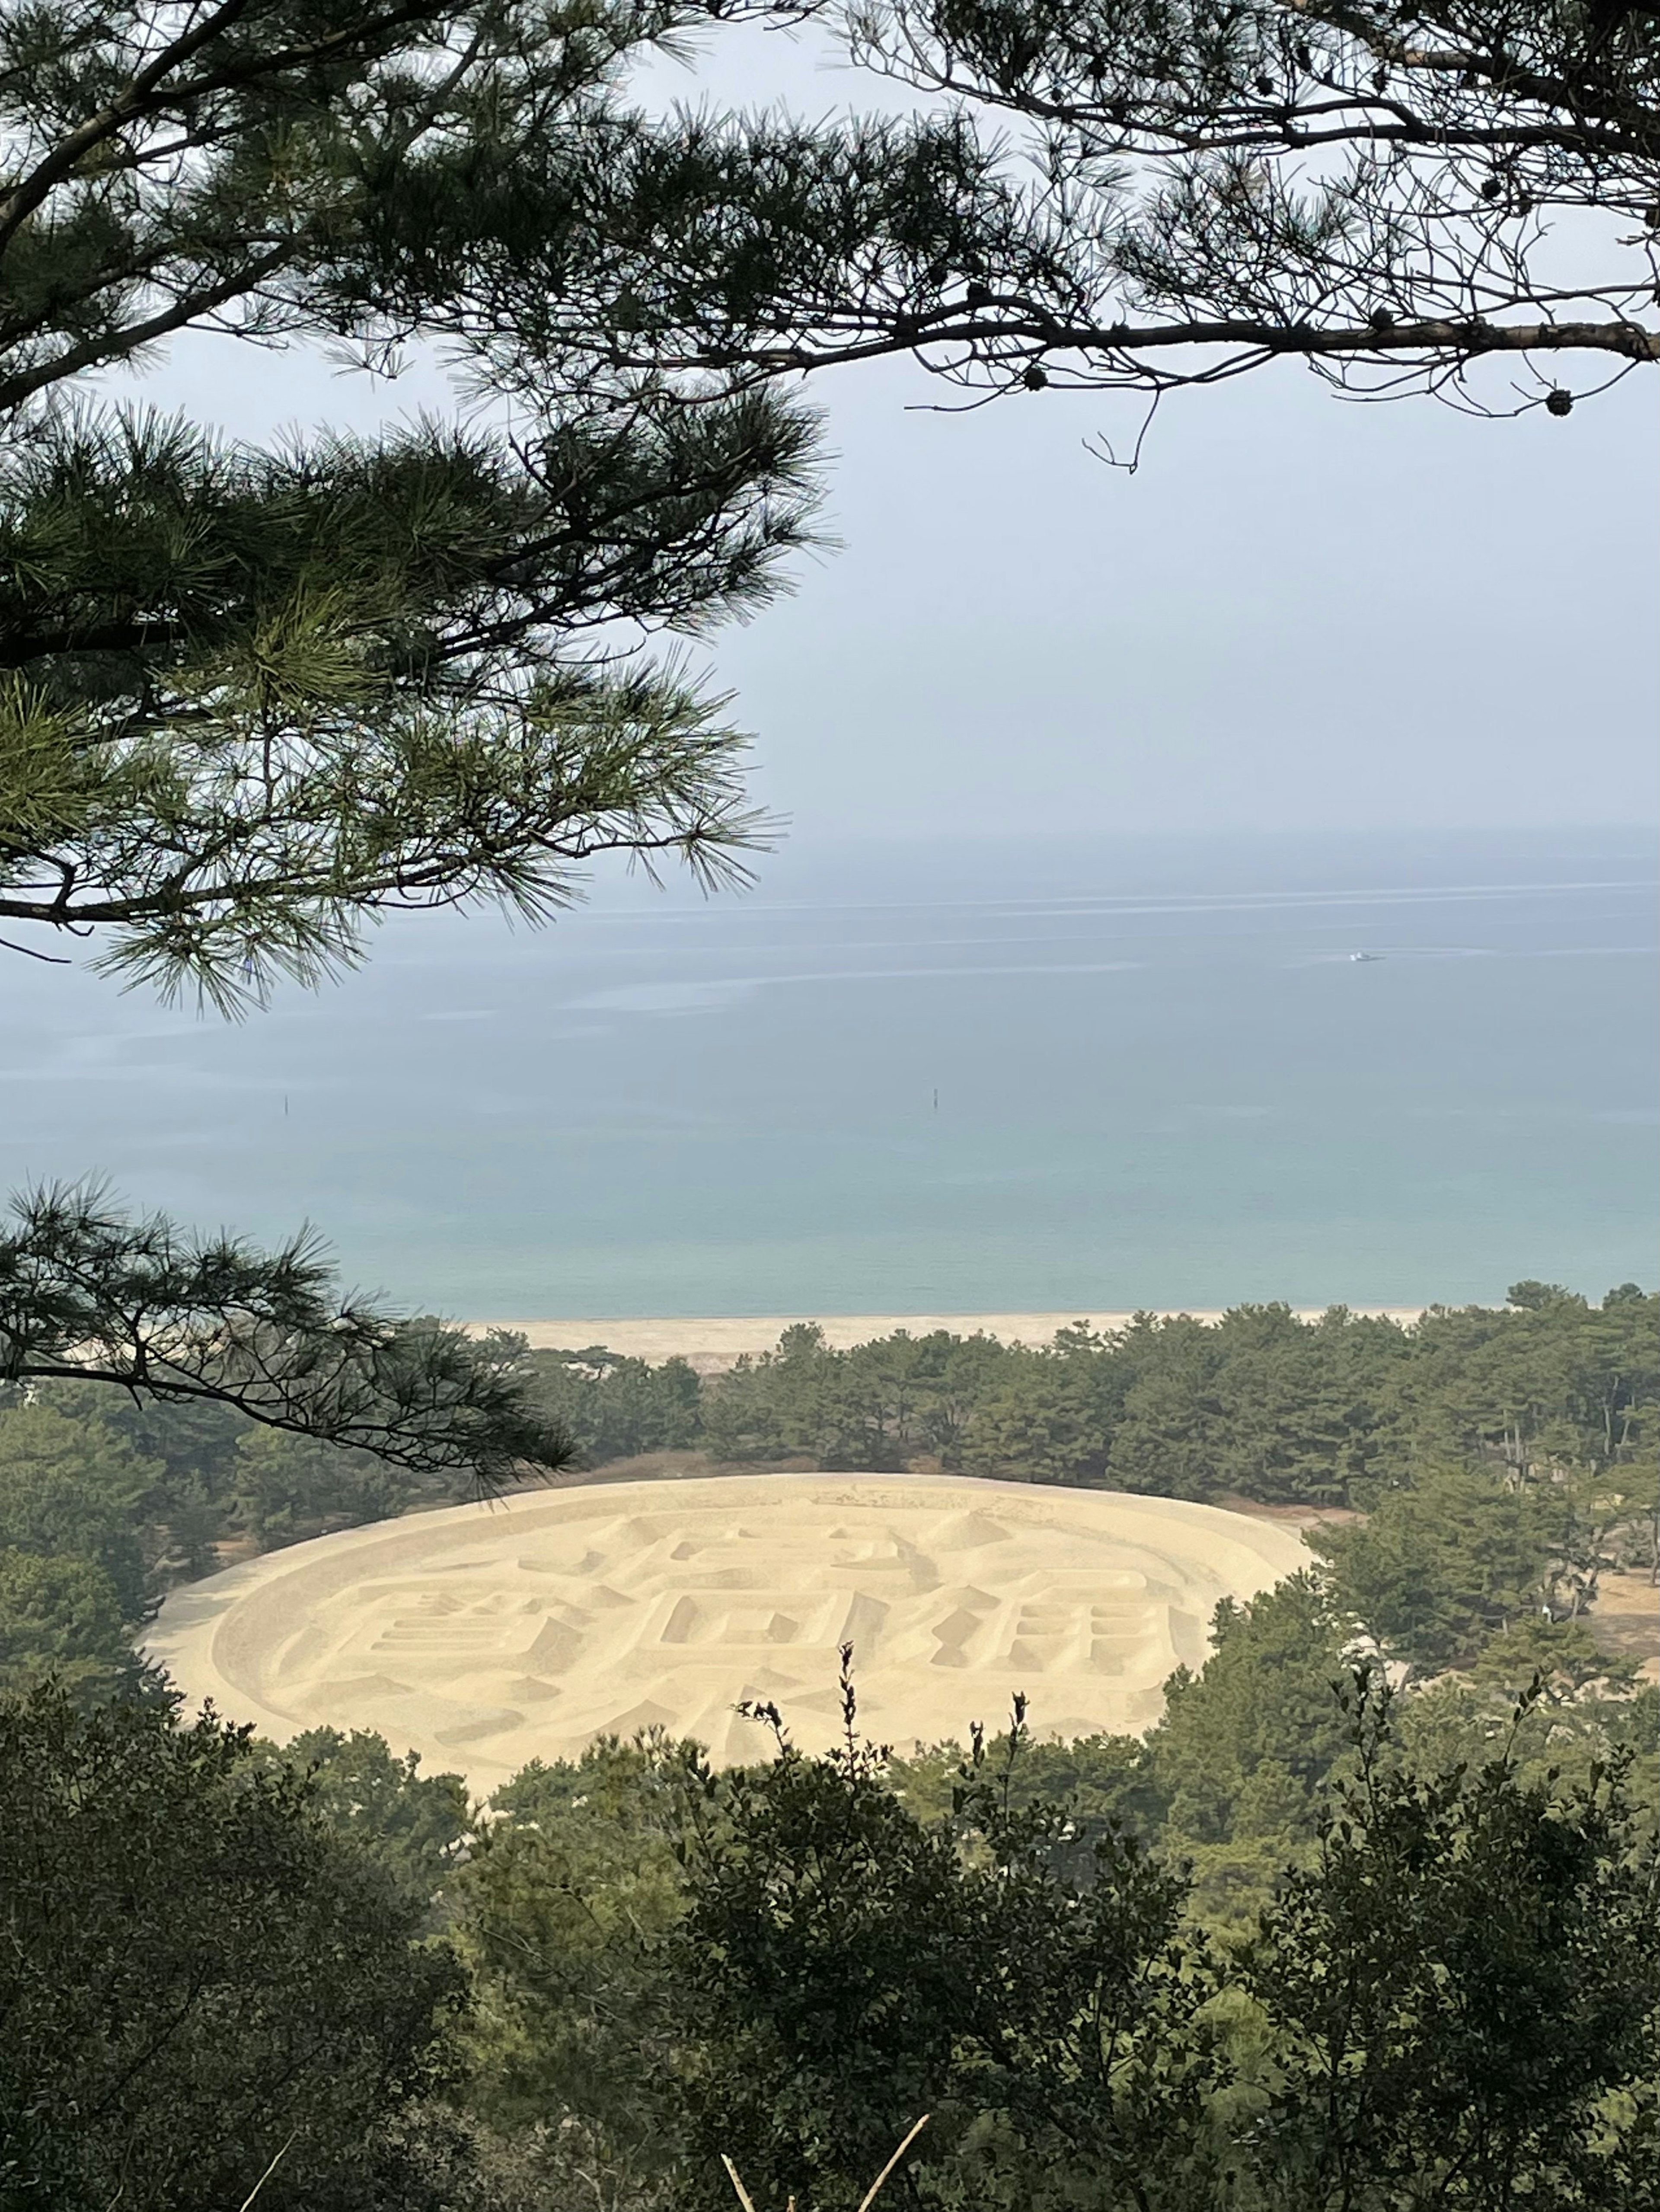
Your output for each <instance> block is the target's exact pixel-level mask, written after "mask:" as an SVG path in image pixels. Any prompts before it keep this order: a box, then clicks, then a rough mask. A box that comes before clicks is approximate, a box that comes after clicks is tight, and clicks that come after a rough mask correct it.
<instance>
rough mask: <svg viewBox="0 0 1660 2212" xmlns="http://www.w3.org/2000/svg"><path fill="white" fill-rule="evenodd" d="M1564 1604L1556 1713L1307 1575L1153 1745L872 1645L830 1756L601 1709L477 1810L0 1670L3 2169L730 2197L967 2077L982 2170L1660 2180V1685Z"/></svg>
mask: <svg viewBox="0 0 1660 2212" xmlns="http://www.w3.org/2000/svg"><path fill="white" fill-rule="evenodd" d="M1563 1627H1564V1629H1565V1631H1566V1632H1567V1633H1566V1637H1564V1638H1560V1640H1561V1641H1562V1643H1563V1648H1562V1649H1561V1650H1558V1651H1556V1652H1555V1653H1554V1675H1553V1677H1552V1679H1551V1680H1543V1679H1540V1680H1536V1681H1535V1683H1534V1684H1533V1686H1531V1688H1529V1689H1528V1690H1527V1691H1526V1692H1524V1694H1523V1698H1522V1699H1521V1703H1520V1707H1519V1709H1518V1706H1517V1699H1516V1698H1515V1697H1514V1695H1513V1694H1512V1692H1511V1688H1510V1687H1508V1686H1509V1685H1513V1684H1514V1682H1515V1680H1516V1679H1517V1669H1518V1668H1519V1667H1521V1666H1523V1664H1524V1663H1525V1662H1527V1661H1528V1660H1529V1658H1535V1659H1536V1658H1537V1656H1538V1651H1537V1650H1536V1648H1535V1646H1534V1645H1529V1647H1528V1649H1527V1650H1522V1649H1521V1648H1520V1647H1519V1646H1517V1647H1516V1648H1505V1646H1506V1639H1505V1638H1499V1639H1495V1640H1494V1643H1493V1645H1492V1646H1490V1647H1489V1650H1488V1652H1487V1653H1486V1654H1484V1656H1483V1662H1482V1666H1481V1667H1478V1668H1476V1669H1475V1671H1474V1672H1473V1673H1472V1674H1470V1675H1468V1676H1466V1677H1450V1678H1448V1679H1447V1680H1446V1681H1445V1682H1444V1683H1440V1684H1437V1685H1434V1686H1430V1687H1427V1688H1426V1689H1423V1690H1418V1691H1414V1692H1408V1694H1406V1695H1404V1696H1402V1697H1399V1698H1396V1699H1389V1698H1388V1697H1387V1696H1386V1695H1385V1694H1384V1693H1383V1692H1382V1691H1381V1689H1380V1686H1379V1684H1378V1682H1377V1679H1376V1677H1375V1676H1373V1675H1372V1674H1369V1673H1367V1672H1366V1671H1365V1670H1363V1671H1362V1672H1361V1674H1359V1676H1358V1677H1350V1676H1347V1674H1346V1672H1345V1666H1344V1661H1343V1658H1342V1655H1341V1650H1340V1649H1339V1638H1338V1632H1337V1629H1336V1626H1335V1621H1334V1619H1333V1616H1332V1614H1331V1613H1330V1611H1329V1603H1328V1601H1327V1600H1326V1599H1325V1597H1324V1596H1323V1593H1322V1592H1321V1590H1320V1589H1319V1587H1318V1585H1317V1583H1316V1582H1315V1581H1314V1580H1313V1579H1312V1577H1299V1578H1298V1579H1296V1580H1294V1581H1293V1582H1292V1583H1289V1584H1287V1585H1285V1586H1283V1587H1282V1589H1280V1590H1279V1591H1277V1592H1275V1593H1274V1594H1272V1595H1270V1596H1268V1597H1265V1598H1263V1599H1261V1600H1258V1601H1256V1603H1255V1604H1254V1605H1253V1606H1252V1607H1249V1608H1245V1607H1233V1608H1225V1609H1224V1613H1223V1614H1222V1615H1221V1616H1219V1620H1218V1624H1217V1628H1218V1643H1217V1648H1216V1650H1215V1651H1214V1652H1213V1656H1212V1657H1211V1659H1210V1660H1209V1661H1208V1662H1207V1665H1206V1666H1205V1668H1203V1669H1201V1671H1200V1672H1199V1673H1198V1674H1194V1675H1191V1676H1188V1677H1184V1678H1178V1679H1177V1680H1176V1681H1175V1682H1173V1683H1172V1685H1171V1699H1170V1704H1169V1709H1168V1711H1167V1713H1166V1716H1165V1718H1164V1722H1163V1723H1161V1724H1160V1726H1159V1727H1158V1729H1155V1730H1153V1731H1152V1734H1151V1735H1149V1737H1148V1738H1147V1739H1146V1741H1135V1740H1134V1739H1129V1738H1111V1737H1105V1738H1097V1739H1092V1740H1083V1741H1079V1742H1076V1743H1071V1744H1043V1743H1039V1742H1036V1741H1032V1740H1031V1738H1030V1736H1029V1735H1028V1733H1027V1730H1026V1729H1025V1724H1024V1717H1023V1716H1022V1715H1021V1714H1020V1713H1019V1712H1018V1711H1017V1714H1016V1725H1015V1727H1014V1729H1013V1730H1012V1732H1010V1733H1009V1734H1007V1735H1004V1736H1002V1737H1000V1738H999V1739H998V1740H997V1741H994V1742H993V1743H991V1744H989V1745H988V1744H987V1743H986V1742H985V1741H983V1739H982V1738H978V1737H976V1741H974V1743H973V1746H972V1748H971V1750H970V1753H969V1754H968V1755H967V1756H966V1757H964V1755H963V1754H962V1753H960V1752H959V1751H958V1750H956V1749H955V1747H940V1748H939V1749H938V1750H937V1751H935V1752H933V1753H918V1754H916V1755H914V1756H913V1757H911V1758H909V1759H894V1758H891V1756H890V1755H888V1754H887V1753H882V1752H879V1751H878V1750H876V1749H874V1748H873V1747H868V1746H865V1745H862V1744H861V1743H860V1741H858V1739H857V1736H856V1734H855V1733H854V1710H853V1705H852V1699H851V1692H850V1689H848V1692H847V1711H848V1732H847V1735H846V1738H845V1741H843V1743H842V1746H841V1747H840V1748H839V1749H838V1750H837V1751H836V1752H835V1753H832V1754H831V1755H830V1756H829V1757H826V1758H822V1759H817V1758H808V1757H806V1756H804V1755H803V1754H801V1753H799V1752H797V1751H796V1750H794V1748H793V1747H791V1746H790V1744H789V1742H788V1741H787V1735H785V1734H784V1732H783V1730H782V1728H781V1723H780V1732H781V1748H780V1754H779V1756H778V1757H777V1758H775V1759H773V1760H771V1761H769V1762H768V1763H766V1764H763V1765H757V1766H754V1767H751V1768H749V1769H743V1770H735V1771H727V1772H724V1773H717V1772H714V1771H711V1770H710V1768H709V1767H708V1764H707V1761H706V1759H705V1758H704V1756H703V1754H702V1752H701V1751H700V1750H699V1748H698V1747H696V1745H692V1744H681V1745H676V1744H672V1743H670V1742H668V1741H666V1740H663V1739H660V1738H654V1737H652V1736H650V1735H648V1736H645V1737H642V1738H641V1739H637V1740H636V1741H634V1742H632V1743H629V1744H622V1743H617V1742H614V1741H612V1742H602V1743H600V1744H598V1745H596V1746H594V1747H593V1748H592V1749H591V1750H590V1751H589V1752H588V1753H586V1754H585V1755H584V1756H583V1757H582V1758H581V1759H579V1760H575V1761H572V1762H569V1763H561V1764H558V1765H548V1766H544V1765H532V1766H530V1767H527V1768H526V1769H525V1770H524V1771H523V1772H522V1773H521V1774H520V1776H519V1777H518V1778H516V1779H515V1780H514V1782H513V1783H512V1784H509V1785H508V1787H507V1788H506V1789H504V1790H502V1791H501V1792H499V1793H498V1795H497V1796H496V1800H495V1801H494V1803H493V1805H492V1806H491V1808H489V1812H488V1814H487V1815H485V1816H482V1817H481V1816H480V1815H479V1814H470V1813H469V1808H467V1805H466V1801H465V1791H464V1790H463V1789H462V1787H461V1785H460V1784H459V1780H458V1779H457V1778H455V1777H453V1776H444V1775H433V1776H426V1775H423V1774H422V1773H420V1772H419V1771H418V1762H417V1760H416V1759H414V1758H413V1756H412V1755H411V1756H410V1757H407V1758H403V1759H398V1758H396V1757H393V1756H392V1754H391V1753H389V1751H388V1749H387V1747H386V1745H385V1744H383V1743H382V1742H381V1741H380V1740H379V1739H378V1738H374V1737H371V1736H365V1735H354V1736H350V1737H347V1736H344V1735H341V1734H340V1733H339V1732H338V1731H336V1730H331V1729H323V1730H315V1731H313V1732H312V1733H311V1734H310V1735H308V1736H306V1737H302V1738H300V1739H297V1740H296V1741H294V1742H293V1743H291V1744H289V1745H288V1746H287V1747H284V1748H283V1750H282V1751H280V1752H279V1751H277V1750H275V1749H273V1748H272V1747H269V1746H260V1745H258V1744H256V1743H253V1742H252V1741H250V1740H249V1739H248V1738H247V1737H246V1735H245V1734H244V1733H242V1732H240V1731H236V1730H230V1729H224V1728H223V1727H222V1726H221V1725H220V1724H218V1723H214V1722H211V1721H208V1722H204V1723H198V1724H196V1725H195V1726H193V1727H181V1726H180V1725H179V1723H178V1722H177V1721H176V1719H175V1718H174V1717H173V1711H172V1708H171V1705H170V1703H169V1702H168V1701H167V1700H165V1699H161V1698H160V1697H158V1696H156V1695H155V1694H154V1692H152V1694H151V1697H150V1699H149V1702H148V1703H147V1704H145V1705H131V1704H121V1703H116V1704H106V1705H103V1706H102V1707H101V1708H100V1710H99V1711H95V1712H94V1713H91V1714H85V1713H82V1712H78V1711H76V1706H75V1704H74V1701H73V1699H71V1698H70V1696H69V1695H68V1694H67V1692H64V1691H61V1690H58V1689H56V1688H46V1689H42V1690H38V1691H36V1692H33V1694H32V1695H31V1696H29V1697H27V1698H25V1699H15V1698H13V1699H0V1830H3V1832H0V1854H3V1857H0V1863H3V1864H4V1866H5V1869H6V1882H5V1911H6V1913H7V1917H8V1930H9V1942H8V1945H7V1947H5V1948H4V1954H3V1956H0V2138H3V2141H4V2145H5V2148H4V2152H3V2159H4V2160H9V2165H6V2164H4V2163H0V2204H3V2205H4V2206H5V2207H6V2208H7V2212H9V2208H10V2207H11V2206H12V2205H14V2204H15V2205H16V2206H18V2207H19V2212H22V2208H24V2207H27V2206H30V2205H33V2204H37V2203H42V2202H46V2203H52V2204H53V2205H54V2206H58V2205H60V2204H61V2205H63V2206H64V2207H66V2208H68V2209H69V2212H82V2208H85V2212H92V2207H93V2206H94V2204H96V2205H98V2206H100V2207H102V2206H104V2205H105V2204H106V2203H107V2201H108V2197H109V2194H110V2192H111V2191H112V2189H113V2188H114V2186H115V2185H116V2180H117V2178H118V2177H119V2178H123V2179H122V2181H121V2185H122V2186H123V2189H124V2196H123V2198H122V2200H121V2201H122V2202H124V2203H131V2204H134V2205H136V2206H137V2207H138V2208H140V2212H197V2208H198V2207H199V2208H200V2212H209V2207H210V2206H214V2207H217V2206H219V2205H221V2204H222V2203H224V2202H231V2203H240V2202H241V2200H242V2197H243V2196H245V2195H246V2191H247V2189H248V2188H249V2187H250V2186H252V2181H253V2180H254V2179H257V2178H258V2172H259V2171H263V2170H264V2167H265V2164H266V2163H268V2162H269V2160H271V2159H272V2158H274V2157H277V2154H278V2153H279V2151H280V2152H281V2156H280V2157H277V2166H276V2168H275V2169H274V2171H273V2172H272V2173H271V2177H270V2179H269V2180H268V2181H267V2182H266V2183H265V2187H264V2191H263V2192H262V2193H263V2195H264V2197H265V2199H266V2200H267V2201H269V2202H271V2203H273V2204H276V2205H277V2206H279V2207H281V2206H285V2205H286V2206H291V2207H292V2208H293V2212H329V2208H331V2207H337V2208H338V2212H568V2208H569V2205H570V2203H573V2202H575V2201H593V2202H594V2203H597V2204H598V2205H599V2206H600V2207H602V2208H604V2212H668V2208H681V2212H714V2208H715V2207H716V2206H721V2207H722V2208H724V2206H725V2204H726V2203H727V2180H726V2176H725V2173H724V2171H723V2169H722V2167H721V2163H720V2160H721V2156H722V2155H723V2154H725V2155H730V2156H732V2157H733V2159H734V2160H735V2161H736V2163H737V2164H738V2166H739V2170H740V2172H743V2174H744V2175H745V2180H746V2182H747V2183H748V2185H749V2186H750V2188H751V2192H752V2193H753V2194H754V2196H755V2197H756V2201H757V2203H759V2204H762V2205H765V2206H774V2205H777V2204H781V2203H785V2202H786V2201H787V2197H789V2196H791V2195H794V2196H795V2197H797V2200H798V2202H800V2203H807V2204H811V2205H812V2206H815V2207H819V2208H823V2212H851V2208H852V2206H853V2205H854V2204H855V2203H857V2202H858V2200H859V2198H860V2197H861V2196H862V2194H863V2192H864V2190H865V2188H866V2186H867V2185H868V2183H869V2181H870V2179H871V2177H872V2175H873V2173H874V2172H876V2171H877V2170H878V2169H879V2166H880V2165H881V2163H882V2161H883V2160H885V2157H886V2156H887V2154H888V2153H889V2152H890V2151H891V2149H892V2148H893V2146H894V2144H895V2143H896V2142H897V2141H898V2140H899V2138H900V2136H902V2135H903V2133H904V2132H905V2130H907V2129H908V2128H909V2126H910V2124H911V2123H912V2122H913V2121H914V2120H915V2118H916V2117H917V2115H918V2113H919V2112H922V2111H927V2112H931V2113H932V2114H933V2118H932V2119H931V2121H930V2124H929V2127H928V2129H927V2133H926V2136H925V2137H924V2139H923V2140H922V2141H921V2143H920V2145H919V2146H917V2147H916V2148H915V2149H914V2151H913V2152H912V2153H911V2154H909V2157H908V2159H907V2160H906V2162H905V2168H904V2171H903V2172H902V2173H900V2174H897V2175H896V2177H895V2178H894V2180H893V2181H892V2182H891V2185H890V2188H891V2191H892V2193H893V2194H894V2195H895V2197H896V2199H897V2201H903V2202H905V2203H909V2204H911V2205H912V2206H913V2207H914V2208H922V2207H927V2208H939V2212H967V2208H969V2207H970V2206H989V2207H993V2208H995V2207H998V2206H1006V2207H1008V2208H1010V2212H1014V2208H1016V2207H1027V2206H1031V2207H1034V2208H1037V2212H1045V2208H1049V2207H1051V2206H1052V2207H1054V2208H1055V2212H1061V2207H1078V2208H1082V2212H1118V2208H1120V2207H1123V2208H1125V2212H1129V2208H1131V2207H1134V2208H1136V2212H1201V2208H1202V2212H1216V2208H1217V2207H1219V2206H1226V2205H1230V2204H1232V2205H1237V2206H1238V2207H1240V2208H1242V2212H1258V2209H1259V2208H1260V2212H1280V2208H1284V2212H1310V2208H1317V2212H1339V2208H1341V2212H1404V2208H1406V2207H1408V2206H1417V2205H1419V2204H1420V2203H1423V2202H1426V2201H1430V2202H1434V2203H1441V2204H1444V2205H1446V2206H1448V2207H1450V2208H1456V2207H1468V2208H1470V2212H1499V2208H1500V2207H1505V2208H1508V2207H1510V2206H1511V2203H1512V2195H1513V2193H1514V2191H1516V2190H1517V2188H1518V2187H1519V2186H1520V2185H1521V2184H1522V2183H1523V2182H1524V2181H1526V2180H1527V2179H1528V2177H1529V2175H1532V2176H1533V2178H1534V2181H1535V2184H1537V2185H1541V2186H1543V2185H1548V2195H1547V2196H1545V2197H1542V2198H1541V2199H1540V2200H1539V2201H1544V2202H1548V2203H1550V2204H1552V2205H1553V2206H1554V2207H1560V2208H1563V2212H1575V2209H1576V2208H1578V2207H1582V2206H1583V2207H1584V2208H1585V2212H1590V2208H1591V2207H1593V2206H1596V2207H1598V2208H1603V2207H1606V2208H1608V2212H1651V2198H1649V2197H1645V2196H1644V2194H1643V2189H1644V2186H1645V2182H1644V2179H1643V2176H1644V2173H1645V2165H1644V2160H1645V2158H1648V2157H1650V2155H1651V2152H1652V2150H1653V2148H1655V2144H1654V2124H1655V2122H1654V2112H1653V2109H1652V2104H1651V2100H1650V2099H1649V2096H1648V2093H1647V2091H1646V2089H1645V2083H1646V2081H1647V2080H1648V2074H1649V2071H1650V2070H1651V2069H1652V2067H1653V2064H1654V2063H1655V2061H1656V2058H1657V2057H1660V2050H1657V2046H1656V2043H1655V2023H1654V2019H1653V2008H1654V2004H1655V2000H1656V1998H1657V1996H1660V1987H1657V1966H1660V1960H1657V1952H1656V1945H1657V1930H1656V1927H1655V1924H1654V1921H1653V1917H1652V1915H1653V1906H1654V1904H1655V1902H1656V1899H1655V1896H1654V1884H1655V1869H1654V1851H1655V1843H1654V1837H1655V1820H1654V1808H1653V1802H1652V1801H1653V1797H1654V1789H1653V1777H1652V1774H1651V1771H1650V1770H1651V1767H1652V1764H1653V1760H1652V1750H1651V1741H1650V1740H1651V1737H1652V1735H1653V1731H1654V1710H1653V1709H1654V1705H1655V1694H1656V1693H1655V1692H1653V1690H1651V1689H1650V1690H1647V1691H1645V1692H1642V1693H1640V1694H1639V1696H1636V1697H1633V1696H1631V1695H1630V1694H1629V1693H1623V1694H1622V1693H1621V1692H1620V1690H1619V1686H1618V1685H1615V1684H1612V1683H1610V1682H1608V1681H1607V1680H1604V1679H1601V1678H1597V1677H1593V1676H1592V1675H1591V1674H1590V1668H1591V1667H1592V1666H1593V1665H1595V1664H1596V1663H1598V1662H1596V1661H1595V1660H1594V1658H1593V1657H1591V1656H1589V1655H1588V1654H1587V1653H1586V1652H1585V1651H1583V1650H1577V1649H1575V1650H1569V1649H1568V1648H1567V1647H1568V1645H1570V1644H1576V1639H1577V1638H1582V1637H1583V1631H1582V1630H1579V1629H1578V1624H1574V1623H1568V1624H1564V1625H1563ZM1510 1642H1511V1644H1512V1645H1513V1644H1514V1639H1511V1640H1510ZM1602 1663H1605V1662H1602ZM1484 1668H1485V1672H1484V1671H1483V1670H1484ZM1334 1678H1335V1683H1334ZM1524 1679H1525V1678H1524ZM1346 1680H1347V1681H1348V1685H1349V1686H1348V1688H1347V1692H1346V1693H1345V1696H1346V1702H1344V1703H1342V1704H1340V1703H1338V1702H1337V1701H1336V1700H1335V1699H1334V1697H1333V1694H1332V1692H1333V1688H1334V1686H1342V1684H1343V1683H1344V1682H1345V1681H1346ZM844 1687H845V1685H844ZM763 1717H765V1716H763ZM1633 1784H1637V1785H1638V1786H1637V1787H1636V1788H1635V1789H1633ZM250 2159H252V2160H253V2161H254V2164H255V2167H256V2170H255V2171H254V2172H249V2173H246V2174H245V2173H244V2172H243V2166H244V2165H245V2164H246V2162H247V2161H248V2160H250ZM1230 2175H1231V2176H1232V2177H1233V2178H1232V2179H1231V2180H1229V2179H1228V2178H1227V2177H1228V2176H1230ZM1420 2184H1422V2185H1429V2186H1431V2187H1432V2197H1430V2198H1429V2199H1427V2200H1426V2199H1425V2198H1424V2197H1423V2193H1422V2188H1421V2187H1420ZM100 2191H102V2193H101V2194H100ZM1507 2191H1511V2192H1512V2195H1507V2194H1506V2192H1507ZM1414 2192H1416V2193H1414ZM1515 2201H1517V2202H1521V2201H1526V2199H1525V2194H1523V2197H1517V2198H1516V2200H1515Z"/></svg>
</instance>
